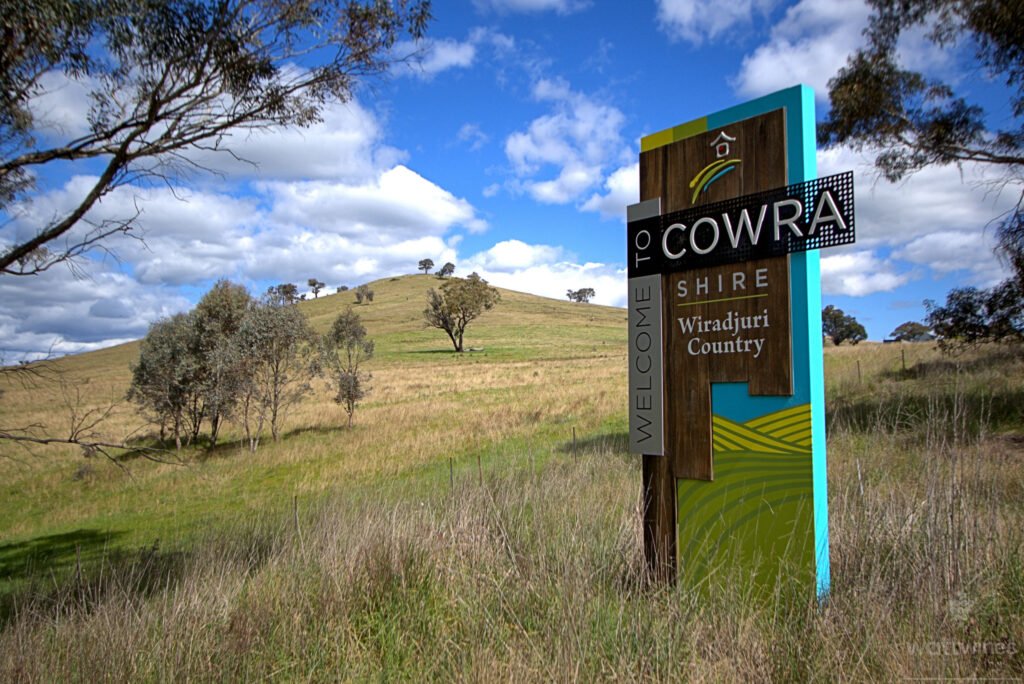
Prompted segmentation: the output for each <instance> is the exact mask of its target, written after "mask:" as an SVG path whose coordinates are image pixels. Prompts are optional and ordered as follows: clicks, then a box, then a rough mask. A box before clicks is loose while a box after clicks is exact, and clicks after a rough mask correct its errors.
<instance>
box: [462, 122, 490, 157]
mask: <svg viewBox="0 0 1024 684" xmlns="http://www.w3.org/2000/svg"><path fill="white" fill-rule="evenodd" d="M458 139H459V142H464V143H468V145H469V149H470V150H471V151H473V152H476V151H477V150H480V149H483V146H484V145H486V144H487V143H488V142H489V141H490V137H489V136H488V135H487V134H486V133H484V132H483V130H482V129H481V128H480V125H479V124H475V123H464V124H462V126H461V127H460V128H459V132H458Z"/></svg>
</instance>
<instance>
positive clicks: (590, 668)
mask: <svg viewBox="0 0 1024 684" xmlns="http://www.w3.org/2000/svg"><path fill="white" fill-rule="evenodd" d="M370 285H371V287H372V288H373V289H374V290H375V294H376V296H375V299H374V302H373V303H372V304H369V305H363V306H358V307H355V308H356V309H357V311H358V312H359V314H360V315H361V316H362V318H363V321H364V323H365V324H366V326H367V328H368V330H369V333H370V336H371V337H372V338H374V340H375V341H376V345H377V354H376V356H375V358H374V359H373V361H372V362H371V364H370V371H371V372H372V373H373V379H372V381H371V386H372V392H371V394H370V395H369V397H368V398H367V401H366V403H365V405H363V406H362V407H361V408H360V409H359V411H357V413H356V424H355V426H354V427H353V429H351V430H349V429H345V428H343V427H342V426H343V425H344V424H345V416H344V413H343V411H342V409H341V408H340V407H338V406H336V405H335V404H333V402H331V401H330V399H329V394H328V392H327V391H326V388H324V387H322V386H321V387H318V388H317V390H316V392H315V393H314V395H313V396H312V397H310V398H309V399H308V400H307V401H305V402H304V403H303V404H302V405H301V406H300V407H299V408H298V410H296V411H295V412H294V413H293V414H292V415H291V416H290V417H289V419H288V421H287V424H286V427H285V436H284V438H283V439H282V441H281V442H280V443H277V444H274V443H271V442H269V437H268V438H267V439H268V441H266V442H265V443H264V445H263V446H262V447H261V448H260V450H259V451H258V452H257V453H256V454H250V453H248V452H247V451H244V450H243V449H241V448H240V446H239V445H238V437H239V434H238V433H237V431H233V430H234V428H232V427H229V429H228V431H227V434H226V435H224V438H223V439H224V442H223V443H222V445H221V446H219V447H218V448H217V449H216V450H213V451H207V450H203V449H198V448H197V449H191V450H186V451H183V452H182V453H181V454H180V455H179V454H173V453H171V454H168V455H167V460H168V461H170V462H169V463H153V462H150V461H147V460H144V459H139V458H129V459H128V460H126V461H124V462H123V463H122V465H123V466H125V467H126V468H127V474H126V473H125V472H123V471H122V470H120V469H119V468H117V467H116V466H114V465H112V464H110V463H108V462H105V461H104V460H103V459H101V458H95V457H94V458H91V459H87V458H84V457H83V456H82V454H81V453H79V452H78V451H76V450H74V449H71V448H61V447H47V448H42V447H40V448H37V449H34V450H33V451H31V452H30V451H25V450H22V449H19V448H16V447H14V446H13V445H11V444H9V443H8V444H4V443H2V442H0V654H3V657H0V680H2V681H95V680H103V681H140V680H141V681H167V680H175V681H177V680H184V679H192V680H200V681H235V680H255V679H271V680H275V681H276V680H285V681H297V680H302V681H338V680H374V681H378V680H381V679H386V680H393V679H399V680H417V681H421V680H443V681H452V680H472V681H491V680H494V679H498V678H500V679H509V680H515V681H551V680H573V681H576V680H582V681H599V680H603V681H639V680H643V681H647V680H654V681H661V680H666V679H667V680H680V679H684V680H700V681H716V682H717V681H805V680H819V679H820V680H835V679H838V680H850V681H865V680H866V681H892V680H896V679H901V678H910V677H932V678H939V679H941V678H953V677H956V678H968V677H969V678H1003V679H1019V678H1020V677H1021V676H1022V675H1024V553H1022V552H1021V549H1022V548H1024V534H1022V530H1024V510H1022V507H1021V505H1020V502H1021V501H1022V500H1024V466H1022V458H1024V360H1022V358H1021V356H1020V355H1019V354H1018V353H1015V352H1011V351H1005V350H1001V349H995V350H983V351H980V352H976V353H972V354H967V355H964V356H961V357H958V358H952V359H951V358H947V357H943V356H942V355H941V354H939V353H938V352H937V350H936V349H935V348H934V347H933V346H931V345H904V346H900V345H872V344H861V345H859V346H857V347H841V348H830V349H827V350H826V358H825V364H826V394H827V414H828V430H829V471H828V478H829V494H830V508H831V511H830V526H831V538H832V586H833V591H832V594H831V596H830V598H829V602H828V603H827V605H825V606H823V607H819V606H817V605H815V604H814V602H813V601H806V600H804V601H791V600H783V599H780V600H779V601H778V602H777V603H772V604H771V605H764V604H763V603H761V602H759V601H754V600H750V597H749V596H747V595H746V594H745V593H744V592H743V591H741V590H738V589H739V588H741V587H743V586H744V578H743V577H741V576H736V575H735V574H730V573H728V572H726V573H724V574H722V575H721V576H716V577H715V578H714V580H713V582H712V586H711V587H710V588H709V591H708V592H707V593H705V594H701V595H699V596H698V595H691V594H688V593H687V592H685V591H682V590H679V589H678V588H665V587H657V586H652V585H650V584H648V583H647V581H646V578H645V576H644V570H643V568H644V564H643V557H642V540H641V533H640V521H639V511H640V503H641V502H640V498H639V494H640V472H639V462H638V459H636V458H635V457H632V456H629V455H628V454H626V453H625V445H626V439H625V432H626V413H625V399H626V325H625V324H626V314H625V312H624V311H623V310H621V309H613V308H607V307H599V306H594V305H579V304H571V303H568V302H558V301H553V300H548V299H543V298H539V297H534V296H530V295H525V294H521V293H515V292H508V291H503V292H502V297H503V298H502V302H501V303H500V304H499V306H498V307H497V308H496V309H495V310H493V311H491V312H488V313H486V314H484V315H483V316H482V317H481V318H480V320H478V321H477V322H475V323H474V324H472V325H471V326H470V328H469V330H468V332H467V337H466V344H467V346H468V347H472V348H476V349H480V350H481V351H476V352H472V353H466V354H455V353H454V352H452V351H450V349H451V348H450V345H449V342H448V340H447V337H446V336H445V335H444V334H443V333H442V332H440V331H437V330H428V329H425V328H424V327H423V325H422V323H421V322H420V320H421V312H422V309H423V307H424V305H425V291H426V289H427V288H429V287H431V286H437V285H438V281H437V280H435V279H434V278H433V277H431V276H422V275H418V276H407V277H403V278H396V279H385V280H382V281H377V282H374V283H371V284H370ZM350 304H352V305H354V297H353V296H352V294H351V293H342V294H335V295H329V296H324V297H321V298H320V299H317V300H314V301H308V302H304V303H302V304H300V305H299V306H300V307H301V308H302V310H303V311H304V312H305V313H306V315H307V316H308V317H309V318H310V320H311V322H312V324H313V325H314V327H315V328H317V329H318V330H321V331H322V330H325V329H326V328H327V326H328V325H329V324H330V321H331V320H332V319H333V317H334V316H335V315H336V314H337V313H338V312H339V311H341V310H343V309H344V307H346V306H348V305H350ZM136 354H137V345H135V344H129V345H122V346H121V347H117V348H113V349H107V350H103V351H99V352H95V353H92V354H84V355H81V356H76V357H70V358H67V359H63V360H61V361H60V362H59V363H58V364H56V366H57V368H59V370H60V377H62V378H64V380H65V387H67V388H70V389H67V390H65V391H61V388H60V385H59V384H54V383H51V384H48V385H46V386H43V387H35V388H32V387H24V388H23V387H19V386H16V385H14V386H10V387H8V388H7V390H6V392H5V394H4V395H3V396H2V397H0V410H2V415H3V418H2V422H3V423H4V424H6V425H31V424H39V425H40V426H41V427H42V429H44V430H49V431H54V432H58V433H59V432H60V431H61V430H65V431H66V429H67V427H66V424H67V419H68V415H69V412H70V411H71V410H72V409H73V410H74V411H77V413H78V415H82V414H83V412H85V411H88V410H90V409H101V408H102V409H104V410H105V409H106V408H107V407H109V406H110V405H111V404H112V403H116V402H119V401H120V399H121V398H122V397H123V395H124V391H125V389H126V387H127V384H128V379H129V371H128V368H129V366H130V364H131V363H132V361H133V360H134V358H135V355H136ZM103 429H104V431H105V433H106V434H107V435H108V436H109V437H110V438H111V439H113V440H119V439H123V438H125V437H127V436H128V435H131V434H137V431H139V430H140V429H141V430H142V432H146V431H147V430H150V428H148V427H145V426H142V425H141V424H140V419H139V417H138V416H137V414H136V412H135V411H134V409H133V408H132V407H131V406H127V405H124V404H123V403H121V404H116V405H115V406H114V408H113V409H112V410H111V413H110V417H109V419H108V420H107V421H106V422H105V423H104V428H103Z"/></svg>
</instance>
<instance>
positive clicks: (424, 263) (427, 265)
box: [417, 259, 434, 275]
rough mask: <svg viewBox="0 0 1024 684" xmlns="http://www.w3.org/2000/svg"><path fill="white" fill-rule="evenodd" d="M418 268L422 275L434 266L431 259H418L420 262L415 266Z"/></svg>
mask: <svg viewBox="0 0 1024 684" xmlns="http://www.w3.org/2000/svg"><path fill="white" fill-rule="evenodd" d="M417 268H419V270H421V271H423V275H427V274H428V273H430V269H432V268H434V260H433V259H420V264H419V266H417Z"/></svg>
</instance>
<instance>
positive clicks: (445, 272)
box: [437, 261, 455, 278]
mask: <svg viewBox="0 0 1024 684" xmlns="http://www.w3.org/2000/svg"><path fill="white" fill-rule="evenodd" d="M453 273H455V264H453V263H452V262H450V261H449V262H447V263H446V264H445V265H444V266H442V267H441V269H440V270H439V271H438V272H437V275H438V276H439V277H441V278H447V277H448V276H450V275H452V274H453Z"/></svg>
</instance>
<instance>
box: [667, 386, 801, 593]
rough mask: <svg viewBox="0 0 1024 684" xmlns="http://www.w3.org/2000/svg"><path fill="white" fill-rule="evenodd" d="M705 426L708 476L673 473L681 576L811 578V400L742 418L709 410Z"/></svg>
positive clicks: (765, 582)
mask: <svg viewBox="0 0 1024 684" xmlns="http://www.w3.org/2000/svg"><path fill="white" fill-rule="evenodd" d="M712 427H713V437H714V442H713V444H714V480H713V481H710V482H707V481H703V480H680V481H679V487H678V497H679V498H678V501H679V539H678V543H679V546H678V548H679V562H680V577H681V578H682V579H683V581H684V582H687V583H691V584H692V583H696V582H698V581H709V582H715V581H716V578H718V580H720V581H725V582H728V581H730V573H733V572H737V571H740V572H744V573H750V572H752V573H754V574H755V575H756V577H757V580H758V581H757V582H756V585H760V586H763V587H769V586H774V584H775V581H776V579H777V578H778V577H784V578H789V577H792V578H794V579H797V580H798V581H799V582H801V583H804V582H811V581H813V568H814V513H813V505H812V504H813V491H812V486H811V476H812V471H811V407H810V404H802V405H800V406H796V407H793V408H788V409H784V410H782V411H777V412H775V413H770V414H768V415H765V416H761V417H759V418H755V419H753V420H749V421H747V422H745V423H738V422H735V421H732V420H729V419H728V418H724V417H722V416H719V415H715V416H714V417H713V422H712ZM808 573H810V574H809V575H808Z"/></svg>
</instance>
